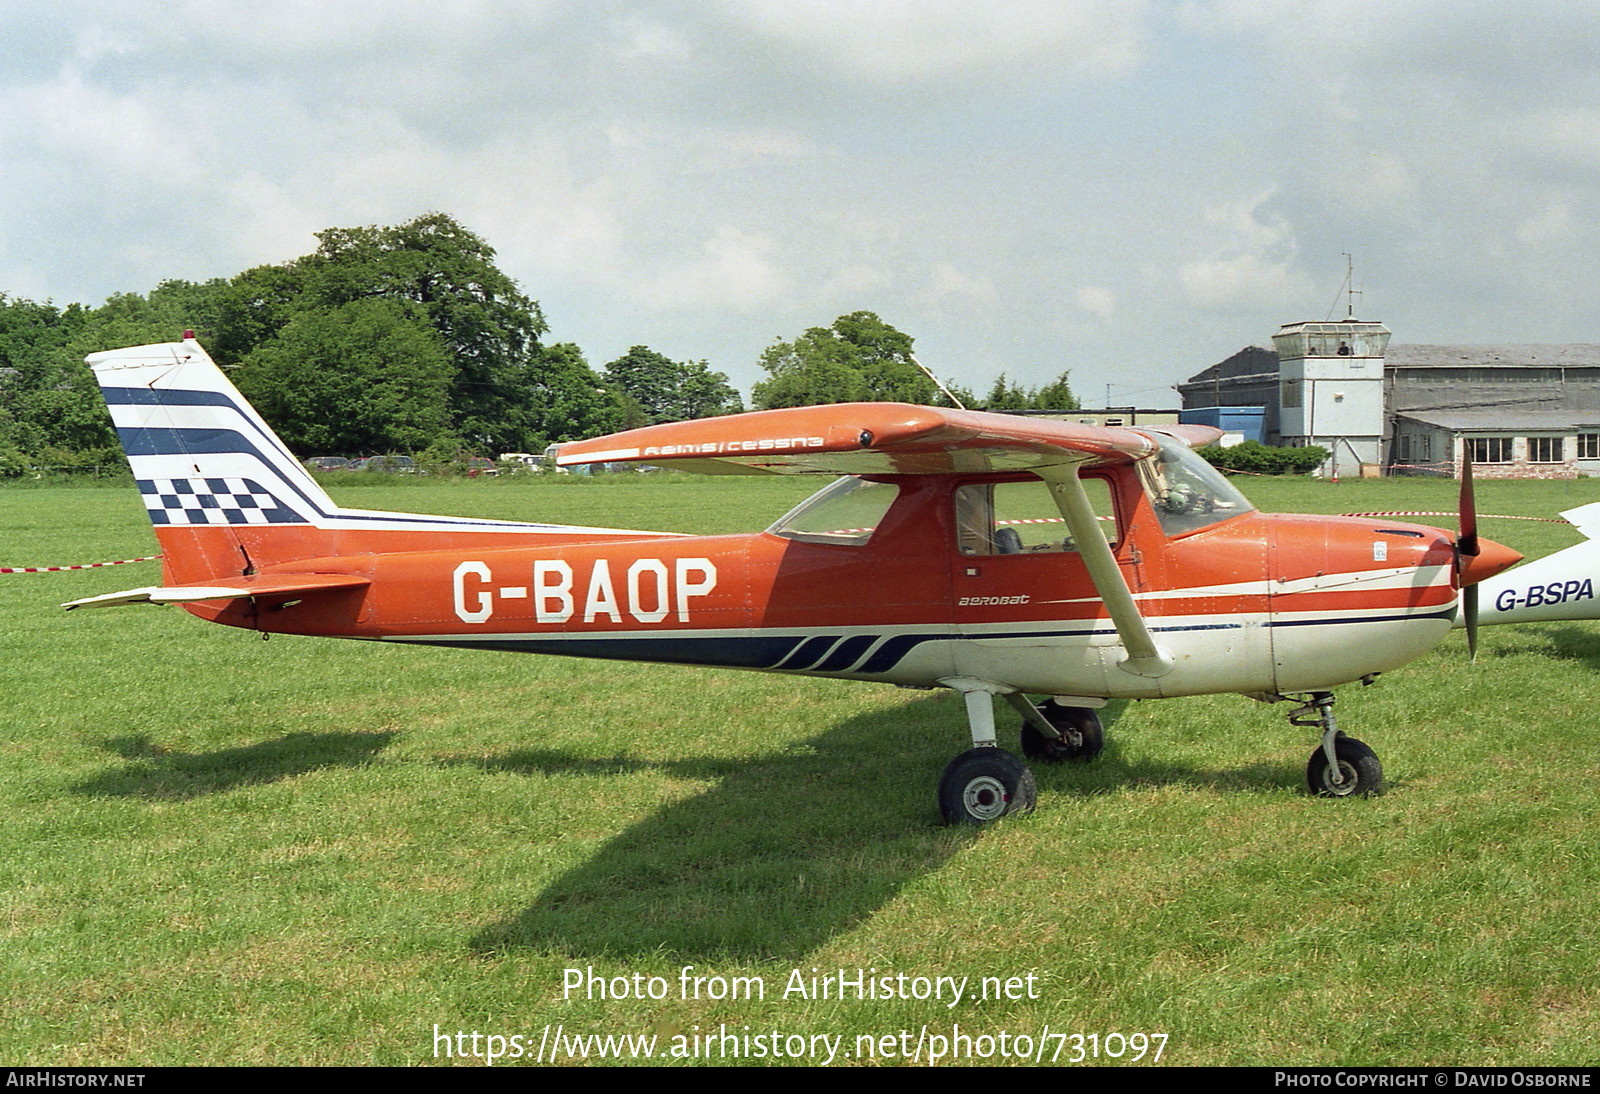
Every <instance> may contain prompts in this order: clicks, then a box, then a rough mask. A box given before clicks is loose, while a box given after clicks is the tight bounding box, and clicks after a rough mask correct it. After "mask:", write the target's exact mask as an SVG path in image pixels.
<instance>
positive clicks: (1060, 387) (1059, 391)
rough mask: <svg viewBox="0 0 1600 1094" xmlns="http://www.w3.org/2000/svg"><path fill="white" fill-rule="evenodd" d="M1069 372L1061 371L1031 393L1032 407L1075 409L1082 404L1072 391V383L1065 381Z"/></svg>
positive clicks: (1039, 408) (1041, 408)
mask: <svg viewBox="0 0 1600 1094" xmlns="http://www.w3.org/2000/svg"><path fill="white" fill-rule="evenodd" d="M1068 375H1070V374H1069V373H1066V372H1063V373H1062V374H1061V375H1060V376H1057V377H1056V378H1055V379H1054V380H1051V381H1050V382H1049V383H1048V384H1046V385H1044V387H1042V388H1040V389H1039V390H1038V391H1036V392H1034V393H1033V409H1035V410H1077V409H1078V408H1079V407H1080V406H1081V405H1082V404H1080V403H1079V402H1078V397H1077V396H1076V395H1074V394H1073V393H1072V385H1071V384H1069V383H1067V377H1068Z"/></svg>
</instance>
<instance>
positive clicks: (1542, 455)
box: [1528, 437, 1565, 463]
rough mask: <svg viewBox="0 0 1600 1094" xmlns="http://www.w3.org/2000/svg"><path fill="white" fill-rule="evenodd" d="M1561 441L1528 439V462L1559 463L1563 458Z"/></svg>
mask: <svg viewBox="0 0 1600 1094" xmlns="http://www.w3.org/2000/svg"><path fill="white" fill-rule="evenodd" d="M1563 440H1565V438H1563V437H1529V438H1528V462H1529V463H1560V462H1561V461H1562V460H1563V459H1564V458H1565V454H1564V453H1563V451H1562V448H1563V445H1562V444H1561V442H1562V441H1563Z"/></svg>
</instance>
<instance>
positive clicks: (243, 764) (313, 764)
mask: <svg viewBox="0 0 1600 1094" xmlns="http://www.w3.org/2000/svg"><path fill="white" fill-rule="evenodd" d="M394 738H395V734H393V733H291V734H289V735H288V736H285V737H277V738H274V739H273V740H270V741H262V742H261V743H260V744H254V745H247V746H245V747H243V748H227V749H222V750H220V751H217V752H173V751H170V750H168V749H164V748H161V747H160V746H158V745H155V744H153V743H152V742H151V741H150V738H148V737H145V736H134V737H113V738H112V739H110V740H107V741H102V742H100V744H101V747H102V748H104V749H105V750H106V751H108V752H113V753H115V754H116V755H118V756H121V757H122V758H123V759H125V760H128V761H129V762H128V763H127V765H125V766H123V767H121V768H119V769H117V770H115V771H108V772H106V773H105V774H103V775H99V776H97V777H95V778H93V779H89V780H88V781H86V782H81V783H79V784H77V785H76V786H74V787H72V790H73V792H74V793H76V794H82V795H84V796H85V797H134V798H150V799H157V800H173V799H185V798H198V797H202V796H203V795H206V794H218V793H221V792H223V791H226V790H233V789H235V788H237V787H241V786H260V785H262V784H264V783H274V782H278V781H279V780H281V779H289V778H293V777H295V776H297V775H304V774H306V773H308V772H311V771H317V770H321V769H323V768H329V767H360V766H362V765H363V764H367V763H370V762H371V761H372V759H373V757H375V756H376V755H377V754H378V753H379V752H381V751H383V749H385V748H387V747H388V745H389V742H390V741H392V740H394Z"/></svg>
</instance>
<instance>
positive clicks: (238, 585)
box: [61, 574, 372, 611]
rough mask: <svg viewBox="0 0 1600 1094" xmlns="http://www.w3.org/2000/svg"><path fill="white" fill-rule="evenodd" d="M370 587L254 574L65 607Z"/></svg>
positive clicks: (326, 578) (358, 580) (342, 578)
mask: <svg viewBox="0 0 1600 1094" xmlns="http://www.w3.org/2000/svg"><path fill="white" fill-rule="evenodd" d="M370 584H372V582H371V581H369V580H367V579H366V578H364V577H355V576H352V575H350V574H252V575H251V576H249V577H237V578H232V579H230V580H228V581H227V582H226V583H224V584H217V583H212V582H206V583H203V584H202V583H196V584H193V585H170V586H166V587H163V586H160V585H149V586H146V587H145V588H143V589H127V590H125V591H123V592H120V593H105V594H103V595H101V596H89V597H84V598H83V599H82V600H74V601H72V602H71V603H70V604H63V605H61V606H62V607H63V608H65V609H67V610H68V611H71V610H72V609H73V608H112V607H116V606H117V605H118V604H187V603H189V602H191V601H196V600H237V599H238V598H240V597H244V596H272V595H275V594H284V593H307V594H311V593H323V592H332V591H334V590H337V589H358V588H361V587H363V586H366V585H370Z"/></svg>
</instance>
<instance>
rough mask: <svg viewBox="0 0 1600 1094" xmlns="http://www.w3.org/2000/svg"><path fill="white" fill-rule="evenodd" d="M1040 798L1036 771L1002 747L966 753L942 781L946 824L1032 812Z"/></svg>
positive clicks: (982, 821)
mask: <svg viewBox="0 0 1600 1094" xmlns="http://www.w3.org/2000/svg"><path fill="white" fill-rule="evenodd" d="M1037 797H1038V791H1037V790H1036V789H1035V787H1034V784H1033V772H1031V771H1029V770H1028V768H1027V765H1026V764H1024V763H1023V762H1022V761H1021V760H1019V759H1017V758H1016V757H1015V756H1013V755H1012V754H1011V753H1009V752H1007V751H1005V750H1004V749H1001V748H974V749H970V750H969V751H966V752H963V753H962V754H961V755H959V756H957V757H956V758H955V759H953V760H951V761H950V765H949V766H948V767H946V768H945V769H944V776H943V777H942V778H941V779H940V780H939V812H940V813H941V814H943V815H944V819H945V823H946V824H988V823H989V822H991V821H996V820H999V819H1000V818H1001V817H1003V816H1006V815H1007V814H1010V813H1031V812H1032V811H1033V803H1034V800H1035V798H1037Z"/></svg>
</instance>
